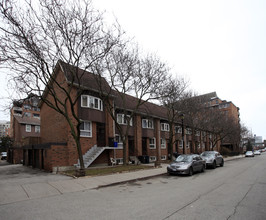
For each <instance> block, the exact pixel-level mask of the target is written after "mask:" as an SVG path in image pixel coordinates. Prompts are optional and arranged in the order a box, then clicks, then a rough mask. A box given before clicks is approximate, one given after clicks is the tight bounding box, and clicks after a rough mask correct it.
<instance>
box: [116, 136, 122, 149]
mask: <svg viewBox="0 0 266 220" xmlns="http://www.w3.org/2000/svg"><path fill="white" fill-rule="evenodd" d="M115 142H117V147H119V148H123V141H122V139H121V137H120V135H118V134H116V135H115Z"/></svg>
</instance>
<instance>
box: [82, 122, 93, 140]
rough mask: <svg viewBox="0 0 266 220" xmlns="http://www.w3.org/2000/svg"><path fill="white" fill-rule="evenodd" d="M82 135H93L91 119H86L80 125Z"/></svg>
mask: <svg viewBox="0 0 266 220" xmlns="http://www.w3.org/2000/svg"><path fill="white" fill-rule="evenodd" d="M80 136H81V137H92V128H91V122H90V121H84V122H82V123H81V125H80Z"/></svg>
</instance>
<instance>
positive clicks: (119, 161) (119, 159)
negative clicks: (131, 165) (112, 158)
mask: <svg viewBox="0 0 266 220" xmlns="http://www.w3.org/2000/svg"><path fill="white" fill-rule="evenodd" d="M123 162H124V160H123V158H116V164H119V165H120V164H123Z"/></svg>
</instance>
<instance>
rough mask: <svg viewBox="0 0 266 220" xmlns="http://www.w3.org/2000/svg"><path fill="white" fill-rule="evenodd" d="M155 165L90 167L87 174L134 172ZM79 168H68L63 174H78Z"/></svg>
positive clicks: (86, 171)
mask: <svg viewBox="0 0 266 220" xmlns="http://www.w3.org/2000/svg"><path fill="white" fill-rule="evenodd" d="M153 168H154V167H153V166H145V165H121V166H114V167H102V168H99V167H97V168H90V169H86V170H85V176H101V175H108V174H114V173H123V172H132V171H138V170H144V169H153ZM76 171H77V170H68V171H65V172H63V174H66V175H70V176H76Z"/></svg>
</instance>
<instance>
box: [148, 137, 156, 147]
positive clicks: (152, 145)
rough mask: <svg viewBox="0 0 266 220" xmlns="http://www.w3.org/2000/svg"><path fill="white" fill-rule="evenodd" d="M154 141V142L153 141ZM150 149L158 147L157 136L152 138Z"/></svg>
mask: <svg viewBox="0 0 266 220" xmlns="http://www.w3.org/2000/svg"><path fill="white" fill-rule="evenodd" d="M151 142H153V143H151ZM149 146H150V149H156V138H155V137H154V138H150V143H149Z"/></svg>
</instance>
